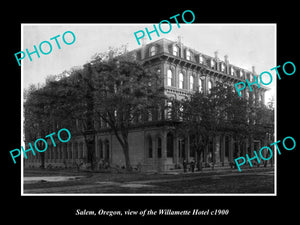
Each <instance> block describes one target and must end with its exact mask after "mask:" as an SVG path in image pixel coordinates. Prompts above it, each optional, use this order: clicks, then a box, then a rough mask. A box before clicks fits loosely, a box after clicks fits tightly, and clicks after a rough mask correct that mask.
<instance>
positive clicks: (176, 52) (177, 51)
mask: <svg viewBox="0 0 300 225" xmlns="http://www.w3.org/2000/svg"><path fill="white" fill-rule="evenodd" d="M173 55H175V56H179V48H178V47H177V46H176V45H173Z"/></svg>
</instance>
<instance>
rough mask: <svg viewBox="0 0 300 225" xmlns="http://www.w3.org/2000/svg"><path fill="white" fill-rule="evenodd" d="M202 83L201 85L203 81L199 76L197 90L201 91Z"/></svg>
mask: <svg viewBox="0 0 300 225" xmlns="http://www.w3.org/2000/svg"><path fill="white" fill-rule="evenodd" d="M202 85H203V82H202V80H201V78H199V92H202V91H203V89H202Z"/></svg>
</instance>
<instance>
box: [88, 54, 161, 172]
mask: <svg viewBox="0 0 300 225" xmlns="http://www.w3.org/2000/svg"><path fill="white" fill-rule="evenodd" d="M90 67H91V70H92V71H93V74H94V77H95V85H96V89H95V90H96V91H95V95H96V98H95V99H96V101H95V113H96V115H97V116H96V118H101V120H102V121H104V122H105V123H107V124H108V125H109V127H110V128H111V129H112V131H113V133H114V134H115V136H116V138H117V140H118V141H119V143H120V145H121V147H122V149H123V153H124V158H125V164H126V168H127V170H131V162H130V157H129V153H130V149H129V143H128V135H129V131H130V129H131V128H132V127H133V126H135V125H136V122H138V121H139V120H141V118H143V115H145V114H147V113H149V112H152V111H153V109H158V108H159V106H160V105H161V104H162V102H163V101H164V95H163V91H162V90H163V89H162V83H161V77H160V76H161V75H160V74H159V73H158V72H157V71H155V70H154V69H153V68H145V67H144V66H143V65H142V64H141V63H139V62H137V61H134V60H132V59H131V58H130V57H127V56H125V57H110V59H109V60H106V61H103V60H98V61H94V62H93V63H92V64H91V65H90Z"/></svg>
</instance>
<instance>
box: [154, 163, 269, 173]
mask: <svg viewBox="0 0 300 225" xmlns="http://www.w3.org/2000/svg"><path fill="white" fill-rule="evenodd" d="M270 169H274V170H275V168H274V166H271V165H267V167H264V166H263V165H262V166H260V167H244V168H241V172H239V170H238V169H236V168H231V167H230V166H226V167H221V166H217V167H214V168H212V167H205V168H202V170H201V171H197V170H195V171H194V172H191V171H187V172H184V171H183V169H174V170H168V171H164V172H160V174H174V175H175V174H193V173H227V172H232V173H235V172H238V173H243V172H246V171H264V170H270Z"/></svg>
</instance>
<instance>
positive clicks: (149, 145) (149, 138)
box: [148, 136, 153, 158]
mask: <svg viewBox="0 0 300 225" xmlns="http://www.w3.org/2000/svg"><path fill="white" fill-rule="evenodd" d="M148 157H149V158H152V157H153V149H152V138H151V137H150V136H149V137H148Z"/></svg>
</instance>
